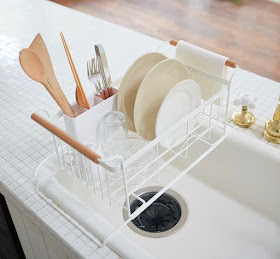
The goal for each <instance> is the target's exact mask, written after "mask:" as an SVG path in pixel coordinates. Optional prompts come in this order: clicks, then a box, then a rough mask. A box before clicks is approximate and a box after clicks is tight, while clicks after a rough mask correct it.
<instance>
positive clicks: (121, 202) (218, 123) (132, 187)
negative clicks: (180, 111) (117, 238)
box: [33, 65, 238, 246]
mask: <svg viewBox="0 0 280 259" xmlns="http://www.w3.org/2000/svg"><path fill="white" fill-rule="evenodd" d="M186 67H187V69H188V70H189V73H190V77H191V78H193V79H194V80H195V79H196V78H204V79H205V80H208V81H209V80H210V81H211V82H212V83H211V84H212V88H213V92H214V91H215V87H217V84H218V85H221V86H222V87H221V90H220V91H219V92H217V93H216V94H215V95H213V96H212V97H211V98H210V99H208V100H206V101H205V100H202V103H201V105H200V106H199V107H197V108H196V109H195V110H194V111H193V112H192V113H190V114H189V115H188V116H186V117H185V118H184V119H182V120H181V121H178V122H177V123H176V124H175V125H173V126H172V127H171V128H169V129H168V130H167V131H166V132H164V133H163V134H161V135H160V136H158V137H156V138H155V139H154V140H152V141H150V142H147V144H146V145H144V146H141V147H139V150H138V151H136V152H135V153H134V154H133V155H131V156H130V157H129V158H127V159H126V160H124V159H123V158H122V157H121V156H114V157H110V158H104V157H99V156H97V155H96V154H95V153H93V152H92V151H91V150H90V148H89V147H86V146H85V145H83V144H82V143H80V142H79V141H77V140H73V139H72V138H70V142H69V138H66V139H65V138H63V137H62V135H63V133H62V135H61V131H56V130H55V134H56V136H55V135H53V138H54V146H55V153H56V160H57V162H58V164H59V170H58V171H56V172H54V173H53V174H52V175H51V176H48V178H50V177H53V176H55V175H56V174H58V173H63V174H65V175H66V176H67V177H69V179H70V178H71V179H72V180H73V181H76V182H78V183H79V184H80V185H81V186H83V188H86V189H88V190H90V191H91V194H92V195H94V196H96V197H99V199H100V200H102V201H104V202H108V204H110V205H111V206H115V204H116V205H118V206H121V207H122V208H123V209H124V210H126V212H127V220H125V221H124V222H123V223H122V224H121V225H120V226H117V228H116V230H115V231H114V232H113V233H111V234H110V235H109V236H107V237H106V238H105V239H104V240H100V241H97V240H96V239H95V240H94V241H95V242H96V243H97V244H98V245H100V246H101V245H104V244H106V243H107V241H108V240H109V239H110V237H111V236H112V235H114V233H115V232H116V231H118V230H119V229H120V228H122V227H123V226H124V225H126V224H128V223H129V222H130V221H132V220H133V219H134V218H135V217H137V216H138V215H139V214H140V213H141V212H143V211H144V210H145V209H146V208H147V207H148V206H149V205H151V204H152V203H153V202H154V201H155V200H157V199H158V198H159V197H160V196H161V195H162V194H163V193H164V192H166V191H167V190H168V189H169V188H170V187H172V185H173V184H175V183H176V182H177V181H178V180H179V179H180V178H182V177H183V176H184V175H186V174H187V173H188V172H189V171H190V170H191V169H192V168H193V167H194V166H195V165H197V164H198V163H199V162H200V161H201V160H202V159H203V158H205V157H206V156H207V155H208V154H209V153H210V152H211V151H212V150H213V149H215V148H216V147H217V146H218V145H219V144H220V143H221V142H222V141H223V140H224V139H225V138H226V136H227V135H228V129H227V128H228V126H229V125H228V123H227V120H228V119H227V113H228V107H229V94H230V87H231V82H232V78H233V76H234V74H235V73H236V71H237V69H238V66H236V68H235V69H234V70H233V73H232V74H231V76H230V78H229V79H227V80H226V79H223V78H219V77H217V76H214V75H211V74H209V73H206V72H204V71H201V70H198V69H196V68H194V67H190V66H188V65H186ZM33 115H34V114H33ZM38 118H39V119H38ZM194 118H195V119H196V125H195V127H194V128H192V127H191V129H190V127H189V124H190V123H191V122H192V121H193V120H194ZM33 119H35V120H36V121H37V122H38V123H40V124H41V125H42V126H44V127H45V128H47V129H48V130H50V128H51V127H52V126H53V124H51V123H50V122H49V121H47V120H44V119H42V118H40V117H39V116H37V115H36V114H35V115H34V116H33ZM182 127H183V128H184V134H183V135H182V136H181V137H180V139H178V140H177V142H176V143H174V145H172V146H170V147H169V148H163V147H161V145H160V142H161V141H162V140H163V139H164V138H166V137H168V136H169V135H172V134H173V133H174V132H175V131H176V130H178V129H182ZM189 129H190V130H189ZM134 138H135V139H136V140H137V139H140V137H139V136H134ZM62 139H63V140H64V141H66V142H68V143H69V144H70V145H69V144H66V143H65V142H64V141H63V140H62ZM199 142H202V143H203V146H204V148H203V149H201V150H199V151H197V150H196V151H195V152H192V151H193V149H194V148H195V146H196V145H197V143H199ZM78 150H79V151H80V152H79V151H78ZM82 153H83V154H82ZM89 158H90V159H89ZM178 159H180V161H182V160H183V161H184V162H185V165H184V168H185V169H184V170H183V171H181V173H180V174H176V175H175V176H174V175H172V174H171V175H170V176H168V172H166V170H165V169H166V168H167V166H168V165H170V164H176V162H177V160H178ZM46 161H47V160H46ZM143 161H144V162H143ZM43 163H45V162H43ZM164 174H165V175H167V177H164V180H162V177H161V176H162V175H164ZM48 178H44V179H41V181H39V182H38V183H37V186H36V190H37V192H38V193H39V195H40V196H41V197H42V198H43V199H45V200H47V201H48V202H49V203H50V204H51V205H52V206H54V207H55V208H56V209H59V208H58V207H57V206H56V204H54V203H53V202H52V201H50V200H49V198H48V197H46V196H45V195H44V194H43V193H42V192H41V191H40V185H41V184H42V183H43V182H45V181H46V180H47V179H48ZM155 184H156V185H160V186H162V188H161V190H160V191H159V192H158V193H157V194H155V195H154V196H153V197H152V198H150V199H149V200H148V201H144V200H143V199H142V198H141V197H140V196H139V195H138V194H137V191H138V190H139V189H141V188H143V187H147V186H154V185H155ZM131 197H133V199H138V200H139V201H140V202H141V203H142V205H141V206H140V207H138V208H137V209H136V210H135V211H133V212H132V211H131V209H130V200H131ZM59 210H60V212H61V213H63V214H64V215H66V214H65V213H64V212H63V211H62V210H61V209H59ZM68 219H69V220H71V221H72V222H73V223H74V224H75V225H76V226H77V227H80V229H81V230H82V232H84V233H85V234H88V233H87V231H86V229H85V228H84V227H81V226H80V225H79V224H77V223H75V222H74V220H73V219H72V218H71V217H68Z"/></svg>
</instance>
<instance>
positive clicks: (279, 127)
mask: <svg viewBox="0 0 280 259" xmlns="http://www.w3.org/2000/svg"><path fill="white" fill-rule="evenodd" d="M263 136H264V138H265V139H266V140H267V141H269V142H273V143H276V144H280V97H279V101H278V105H277V107H276V110H275V112H274V115H273V117H272V118H271V119H269V120H268V121H267V122H266V124H265V130H264V133H263Z"/></svg>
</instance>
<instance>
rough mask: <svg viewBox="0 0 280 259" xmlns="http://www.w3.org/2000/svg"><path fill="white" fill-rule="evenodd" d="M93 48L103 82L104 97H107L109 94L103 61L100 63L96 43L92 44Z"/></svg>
mask: <svg viewBox="0 0 280 259" xmlns="http://www.w3.org/2000/svg"><path fill="white" fill-rule="evenodd" d="M94 49H95V53H96V58H97V61H98V65H99V68H100V72H101V79H102V82H103V86H104V88H105V89H104V95H105V99H107V98H108V97H110V96H109V91H108V84H107V79H106V75H105V70H104V66H103V63H102V59H101V55H100V51H99V47H98V46H97V45H94Z"/></svg>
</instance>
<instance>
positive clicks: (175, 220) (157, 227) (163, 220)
mask: <svg viewBox="0 0 280 259" xmlns="http://www.w3.org/2000/svg"><path fill="white" fill-rule="evenodd" d="M161 189H162V188H161V187H149V188H145V189H141V190H139V191H138V192H137V193H136V194H137V195H139V196H140V197H141V198H142V199H143V200H145V201H148V200H149V199H151V198H152V197H153V196H154V195H155V194H156V193H157V192H158V191H159V190H161ZM141 205H142V202H141V201H139V200H138V199H134V200H132V201H130V209H131V213H133V212H134V211H135V210H136V209H138V208H139V207H140V206H141ZM124 218H125V219H127V218H128V217H127V213H126V211H125V210H124ZM186 218H187V205H186V203H185V201H184V200H183V198H182V197H181V196H179V195H178V194H177V193H176V192H174V191H171V190H168V191H167V192H165V193H164V194H162V195H161V196H160V197H159V198H158V199H157V200H156V201H154V202H153V203H152V204H151V205H150V206H149V207H148V208H147V209H146V210H144V211H143V212H142V213H141V214H139V215H138V216H137V217H136V218H135V219H134V220H132V221H131V222H130V223H129V224H128V226H129V227H130V228H131V229H132V230H134V231H135V232H136V233H138V234H141V235H144V236H148V237H163V236H167V235H170V234H172V233H174V232H176V231H177V230H178V229H179V228H180V227H181V226H183V224H184V223H185V221H186Z"/></svg>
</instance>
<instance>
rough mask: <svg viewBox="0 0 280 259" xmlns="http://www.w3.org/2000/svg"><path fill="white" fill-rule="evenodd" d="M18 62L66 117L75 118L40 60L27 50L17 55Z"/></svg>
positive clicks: (59, 89) (31, 51)
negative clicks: (41, 86)
mask: <svg viewBox="0 0 280 259" xmlns="http://www.w3.org/2000/svg"><path fill="white" fill-rule="evenodd" d="M19 62H20V65H21V67H22V69H23V71H24V72H25V73H26V74H27V75H28V76H29V77H30V78H31V79H33V80H35V81H37V82H39V83H41V84H42V85H44V86H45V88H46V89H47V90H48V92H49V93H50V94H51V96H52V97H53V99H54V100H55V101H56V102H57V104H58V105H59V107H60V108H61V110H62V111H63V112H64V113H65V114H66V115H68V116H69V117H71V118H75V117H76V115H75V113H74V111H73V110H72V108H71V106H70V104H69V102H68V101H67V99H66V97H65V95H64V94H63V92H62V90H61V88H60V86H59V85H58V83H57V84H54V82H55V81H56V79H54V78H52V77H51V76H49V75H48V72H49V71H50V70H49V69H50V68H49V67H47V66H45V65H44V63H43V62H42V60H41V59H40V58H39V56H38V55H37V54H36V53H35V52H34V51H33V50H31V49H28V48H27V49H22V50H21V51H20V53H19ZM53 76H54V75H53Z"/></svg>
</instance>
